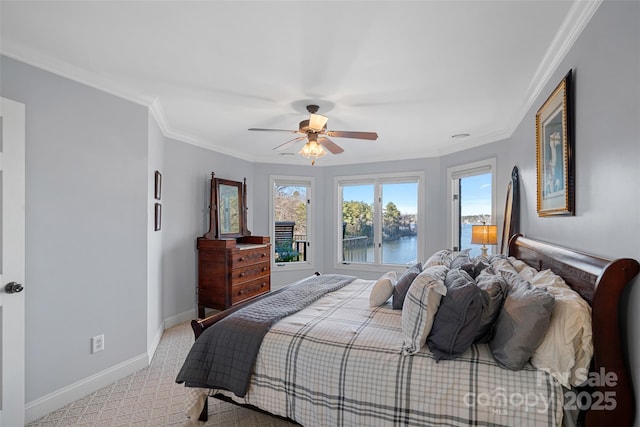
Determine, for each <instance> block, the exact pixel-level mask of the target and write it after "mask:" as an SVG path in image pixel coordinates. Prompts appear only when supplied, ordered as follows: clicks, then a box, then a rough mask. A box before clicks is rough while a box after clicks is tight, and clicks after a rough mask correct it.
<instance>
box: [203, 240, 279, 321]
mask: <svg viewBox="0 0 640 427" xmlns="http://www.w3.org/2000/svg"><path fill="white" fill-rule="evenodd" d="M197 246H198V317H200V318H203V317H204V316H205V312H204V310H205V307H209V308H213V309H217V310H225V309H227V308H229V307H231V306H234V305H236V304H239V303H241V302H244V301H247V300H249V299H251V298H253V297H256V296H258V295H262V294H264V293H267V292H269V291H270V289H271V244H270V243H269V237H268V236H242V237H238V238H228V239H207V238H205V237H200V238H198V243H197Z"/></svg>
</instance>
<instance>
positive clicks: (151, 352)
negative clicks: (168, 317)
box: [147, 322, 165, 365]
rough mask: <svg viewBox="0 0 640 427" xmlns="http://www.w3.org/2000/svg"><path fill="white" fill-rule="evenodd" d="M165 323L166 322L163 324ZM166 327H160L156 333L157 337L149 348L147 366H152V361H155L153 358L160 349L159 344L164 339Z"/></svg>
mask: <svg viewBox="0 0 640 427" xmlns="http://www.w3.org/2000/svg"><path fill="white" fill-rule="evenodd" d="M163 323H164V322H163ZM164 329H165V328H164V326H163V325H160V327H159V328H158V330H157V331H156V334H155V336H154V337H153V341H152V342H151V344H149V346H148V347H147V357H148V360H147V365H150V364H151V360H153V356H154V355H155V354H156V350H157V349H158V344H160V339H161V338H162V333H163V332H164Z"/></svg>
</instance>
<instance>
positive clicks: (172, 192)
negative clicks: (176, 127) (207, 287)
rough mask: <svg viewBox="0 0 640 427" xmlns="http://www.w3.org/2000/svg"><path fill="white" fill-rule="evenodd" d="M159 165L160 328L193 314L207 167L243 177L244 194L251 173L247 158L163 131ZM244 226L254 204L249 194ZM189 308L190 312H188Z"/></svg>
mask: <svg viewBox="0 0 640 427" xmlns="http://www.w3.org/2000/svg"><path fill="white" fill-rule="evenodd" d="M163 144H164V148H163V150H164V151H163V170H162V232H161V233H162V255H161V257H162V259H161V269H162V271H161V276H162V290H161V295H162V296H161V300H162V310H161V313H162V316H163V318H164V323H165V325H164V326H165V328H169V327H171V326H174V325H172V324H173V323H174V322H176V321H180V320H182V321H186V320H190V319H193V318H195V316H196V304H197V299H196V289H197V287H198V281H197V280H198V277H197V272H198V258H197V255H198V252H197V249H196V238H198V237H200V236H202V235H203V234H205V233H206V232H207V231H208V230H209V203H210V200H209V199H210V181H211V172H214V173H215V175H216V177H219V178H226V179H231V180H234V181H242V180H243V179H244V178H246V179H247V186H248V187H249V197H251V194H252V192H253V185H254V177H253V168H252V165H251V163H250V162H248V161H246V160H241V159H238V158H235V157H231V156H228V155H225V154H220V153H217V152H215V151H212V150H208V149H205V148H202V147H198V146H196V145H192V144H188V143H185V142H182V141H178V140H175V139H172V138H168V137H164V143H163ZM248 203H249V213H248V218H247V221H248V223H249V229H250V230H251V231H252V232H253V233H254V234H256V232H255V230H254V229H253V222H252V221H253V218H254V216H255V215H256V214H255V212H253V209H254V206H253V204H252V201H251V198H250V199H249V200H248ZM188 313H191V314H192V315H191V316H190V317H189V318H187V319H185V316H188Z"/></svg>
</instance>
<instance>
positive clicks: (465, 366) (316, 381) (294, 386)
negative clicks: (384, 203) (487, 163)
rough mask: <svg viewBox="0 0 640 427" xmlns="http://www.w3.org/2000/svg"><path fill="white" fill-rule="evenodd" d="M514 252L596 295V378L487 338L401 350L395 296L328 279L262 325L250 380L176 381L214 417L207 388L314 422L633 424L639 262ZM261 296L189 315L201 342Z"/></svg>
mask: <svg viewBox="0 0 640 427" xmlns="http://www.w3.org/2000/svg"><path fill="white" fill-rule="evenodd" d="M509 256H510V257H513V258H514V259H517V260H520V261H522V262H524V263H526V265H528V266H531V267H533V268H535V269H536V270H538V271H545V270H547V269H550V270H552V271H553V272H555V273H556V274H557V275H559V276H561V277H562V278H563V279H564V282H566V284H567V285H569V286H570V287H571V288H572V289H573V290H575V291H576V292H577V293H578V294H579V295H580V296H581V298H582V299H583V300H584V301H586V302H587V303H588V305H589V307H590V313H591V316H592V317H591V319H592V322H591V323H592V330H591V332H592V343H593V358H592V361H591V364H590V365H591V366H590V372H589V373H588V375H587V373H585V378H586V379H587V386H585V387H581V388H577V389H576V388H572V389H567V388H564V387H563V386H562V385H561V384H560V382H559V381H558V380H557V379H555V378H554V377H553V376H552V375H550V374H549V373H548V372H545V371H543V370H540V369H536V368H535V367H534V366H532V365H531V364H530V363H527V364H526V365H525V366H524V367H523V368H522V369H519V370H510V369H505V368H504V367H503V366H500V364H499V363H497V362H496V361H495V359H494V357H493V355H492V351H491V348H490V346H489V345H488V344H483V343H480V344H473V345H471V347H469V348H468V349H467V350H466V351H465V352H464V353H463V354H460V355H458V356H457V357H456V358H455V359H453V360H447V359H445V360H437V358H436V357H434V354H433V353H432V352H431V351H430V350H429V348H428V347H427V346H424V347H422V348H419V349H418V350H419V351H416V352H415V353H414V354H411V355H407V354H403V348H404V347H403V346H404V344H403V340H402V335H403V329H402V310H393V309H391V307H390V306H389V304H390V303H388V304H386V305H382V306H380V307H376V308H371V307H369V304H368V302H369V298H370V294H371V289H372V286H374V282H376V281H370V280H362V279H359V278H352V279H351V280H349V281H348V283H346V284H342V283H341V284H340V285H337V282H335V283H334V282H333V281H331V280H330V279H331V278H327V279H325V281H327V286H328V287H330V288H331V292H329V293H326V295H324V296H322V295H321V296H317V297H313V298H312V299H313V302H312V303H310V304H309V305H308V306H306V307H304V308H301V309H299V310H298V309H296V310H294V312H292V313H288V312H281V313H279V315H278V317H277V319H276V320H275V321H274V322H272V324H270V325H268V327H266V328H265V332H264V334H263V340H262V341H261V343H260V345H259V351H258V350H256V351H257V356H256V358H255V361H249V364H250V366H251V367H252V369H251V373H250V376H249V378H248V380H247V381H248V382H247V385H246V387H244V388H242V387H240V388H234V387H236V383H235V382H233V381H235V379H232V380H231V383H229V385H228V386H227V385H226V384H227V383H223V384H225V386H223V387H215V388H211V386H210V384H209V383H207V382H206V381H205V380H203V381H202V382H198V381H195V380H190V379H189V378H188V377H185V376H184V375H183V371H184V370H185V367H186V366H187V362H185V366H183V369H182V370H181V373H180V374H179V375H178V378H177V381H178V382H180V383H185V385H186V386H187V400H188V406H189V410H188V412H189V413H190V414H191V416H192V417H193V416H194V415H195V416H196V417H197V414H199V413H201V417H200V419H201V420H205V419H206V414H207V405H206V402H207V397H208V396H213V397H215V398H219V399H222V400H226V401H231V402H233V403H236V404H240V405H244V406H248V407H251V408H254V409H257V410H261V411H266V412H268V413H271V414H273V415H276V416H279V417H283V418H286V419H289V420H292V421H294V422H296V423H299V424H301V425H307V426H310V425H416V426H417V425H440V426H462V425H471V424H472V425H497V426H500V425H504V426H509V425H522V426H527V425H529V426H538V425H550V426H555V425H562V423H563V418H565V419H564V421H565V422H566V421H567V419H566V414H567V413H568V412H567V411H565V410H566V409H578V410H581V411H580V417H579V420H580V423H582V424H584V425H586V426H600V425H607V424H610V425H616V426H617V425H620V426H623V425H631V424H632V423H633V420H634V416H635V400H634V393H633V387H632V384H631V379H630V375H629V371H628V367H627V365H626V354H627V353H626V348H625V346H624V342H623V337H622V335H621V332H620V325H619V310H620V302H621V297H622V295H623V293H624V292H625V288H627V287H628V286H630V285H631V284H632V283H633V279H634V277H635V276H636V275H637V273H638V271H639V270H640V266H639V264H638V262H637V261H635V260H632V259H617V260H614V261H610V260H606V259H602V258H599V257H594V256H591V255H587V254H585V253H582V252H578V251H574V250H571V249H567V248H562V247H559V246H556V245H551V244H548V243H544V242H540V241H536V240H533V239H529V238H526V237H524V236H522V235H516V236H514V237H513V238H512V239H511V241H510V243H509ZM294 285H296V284H294ZM292 287H293V288H295V287H296V286H293V285H292ZM334 288H335V289H334ZM290 291H291V289H290V288H289V287H286V288H283V289H280V290H278V291H274V292H272V293H271V294H270V296H269V298H272V300H271V301H277V298H284V296H286V295H287V292H290ZM278 295H280V296H278ZM273 298H276V299H275V300H274V299H273ZM260 301H269V300H267V299H262V298H260V299H257V300H254V301H252V302H250V303H248V304H243V305H241V306H236V307H233V308H232V309H230V310H226V311H224V312H221V313H218V314H216V315H214V316H211V317H209V318H206V319H202V320H194V321H192V328H193V330H194V334H195V336H196V343H194V348H195V347H196V344H199V343H200V342H201V341H200V340H202V338H201V337H202V336H206V335H207V334H211V331H215V330H216V329H218V330H219V329H222V328H220V327H219V326H220V325H222V324H223V323H225V322H226V321H225V322H222V323H220V322H221V321H222V320H223V319H226V318H228V317H229V319H230V318H231V317H234V316H236V315H237V314H239V313H243V311H241V310H243V309H244V312H251V310H252V307H253V309H255V307H257V306H259V304H260ZM265 304H266V303H265ZM305 304H306V303H305ZM276 305H277V304H276ZM285 305H286V304H285ZM229 319H227V321H228V320H229ZM218 323H220V325H218V327H216V328H211V326H213V325H216V324H218ZM217 333H228V334H230V335H233V334H236V335H238V333H237V332H229V331H222V332H217ZM223 339H226V338H223ZM202 342H204V341H202ZM193 351H194V350H193V349H192V352H193ZM189 357H190V356H189ZM189 357H188V358H187V359H189ZM207 357H208V356H207ZM211 364H212V365H216V363H211ZM198 369H200V368H198ZM220 370H221V371H225V372H226V370H225V369H224V368H221V369H220ZM216 384H218V383H216ZM230 390H234V391H235V392H232V391H230ZM567 398H568V399H567ZM203 406H204V408H203ZM201 408H203V409H202V411H201V412H200V410H201Z"/></svg>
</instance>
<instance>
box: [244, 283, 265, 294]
mask: <svg viewBox="0 0 640 427" xmlns="http://www.w3.org/2000/svg"><path fill="white" fill-rule="evenodd" d="M265 286H266V283H265V282H262V283H260V284H259V285H256V286H252V287H250V288H244V289H240V291H239V292H238V295H244V294H246V293H247V292H253V291H257V290H258V289H262V288H264V287H265Z"/></svg>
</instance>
